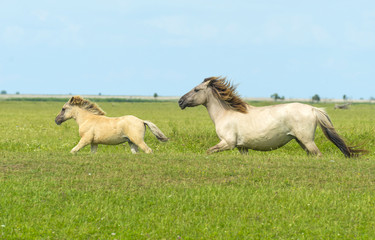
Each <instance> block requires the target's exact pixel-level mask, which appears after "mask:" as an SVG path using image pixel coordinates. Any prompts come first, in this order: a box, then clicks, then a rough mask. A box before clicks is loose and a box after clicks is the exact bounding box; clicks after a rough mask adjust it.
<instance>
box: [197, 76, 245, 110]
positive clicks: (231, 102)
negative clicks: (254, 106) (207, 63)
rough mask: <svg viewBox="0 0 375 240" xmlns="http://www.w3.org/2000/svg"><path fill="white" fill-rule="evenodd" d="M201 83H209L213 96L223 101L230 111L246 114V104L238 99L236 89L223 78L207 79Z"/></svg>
mask: <svg viewBox="0 0 375 240" xmlns="http://www.w3.org/2000/svg"><path fill="white" fill-rule="evenodd" d="M203 82H209V84H208V85H209V86H210V87H211V88H212V90H213V92H214V93H215V94H214V95H215V96H216V97H218V98H219V99H220V100H222V101H224V102H225V103H226V104H227V106H228V107H229V108H230V109H232V110H235V111H238V112H241V113H247V107H248V104H247V103H246V102H244V101H243V100H242V99H241V98H240V96H239V95H238V93H237V91H236V87H235V86H233V85H232V84H231V83H230V82H229V81H227V79H226V78H225V77H209V78H206V79H204V81H203Z"/></svg>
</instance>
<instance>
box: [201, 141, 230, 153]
mask: <svg viewBox="0 0 375 240" xmlns="http://www.w3.org/2000/svg"><path fill="white" fill-rule="evenodd" d="M233 148H234V145H229V144H228V143H227V142H226V141H225V140H221V141H220V142H219V143H218V144H216V145H215V146H213V147H210V148H209V149H208V150H207V154H211V153H216V152H221V151H225V150H230V149H233Z"/></svg>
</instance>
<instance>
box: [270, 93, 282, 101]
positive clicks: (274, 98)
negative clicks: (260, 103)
mask: <svg viewBox="0 0 375 240" xmlns="http://www.w3.org/2000/svg"><path fill="white" fill-rule="evenodd" d="M271 98H273V100H274V101H275V102H276V101H277V100H279V99H280V100H284V99H285V97H284V96H282V97H280V96H279V94H277V93H274V94H272V95H271Z"/></svg>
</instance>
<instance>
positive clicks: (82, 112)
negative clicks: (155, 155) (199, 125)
mask: <svg viewBox="0 0 375 240" xmlns="http://www.w3.org/2000/svg"><path fill="white" fill-rule="evenodd" d="M71 118H73V119H74V120H75V121H76V122H77V124H78V126H79V135H80V136H81V140H80V141H79V143H78V144H77V146H75V147H74V148H73V149H72V150H71V151H70V152H71V153H76V152H78V151H79V150H80V149H81V148H83V147H85V146H86V145H89V144H91V152H92V153H95V152H96V150H97V148H98V144H106V145H116V144H120V143H124V142H128V143H129V145H130V148H131V152H132V153H137V152H138V147H139V148H141V149H142V150H143V151H144V152H146V153H152V150H151V148H149V147H148V146H147V144H146V143H145V142H144V136H145V132H146V126H148V127H149V129H150V130H151V132H152V133H153V134H154V135H155V136H156V138H157V139H158V140H160V141H162V142H165V141H167V140H168V138H167V137H166V136H165V135H164V134H163V133H162V132H161V131H160V129H159V128H158V127H157V126H156V125H155V124H153V123H152V122H150V121H144V120H141V119H139V118H137V117H135V116H131V115H128V116H122V117H107V116H105V112H104V111H103V110H102V109H101V108H100V107H99V106H98V105H96V104H95V103H93V102H91V101H89V100H86V99H84V98H82V97H80V96H74V97H72V98H70V99H69V101H68V102H67V103H65V104H64V106H63V107H62V109H61V111H60V113H59V115H57V117H56V119H55V122H56V124H57V125H60V124H61V123H63V122H65V121H67V120H69V119H71Z"/></svg>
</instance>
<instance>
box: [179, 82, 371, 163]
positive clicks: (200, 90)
mask: <svg viewBox="0 0 375 240" xmlns="http://www.w3.org/2000/svg"><path fill="white" fill-rule="evenodd" d="M178 103H179V105H180V107H181V109H185V108H186V107H195V106H198V105H203V106H205V107H206V108H207V111H208V113H209V115H210V117H211V119H212V121H213V123H214V124H215V128H216V133H217V135H218V137H219V138H220V142H219V143H218V144H217V145H215V146H213V147H211V148H209V149H208V150H207V153H214V152H219V151H224V150H228V149H233V148H235V147H237V148H238V149H239V151H240V152H241V153H243V154H247V153H248V149H253V150H260V151H269V150H274V149H277V148H279V147H282V146H284V145H285V144H286V143H288V142H289V141H290V140H292V139H295V140H296V141H297V142H298V143H299V145H300V146H301V147H302V148H303V149H304V150H305V151H306V152H307V153H308V154H314V155H318V156H321V152H320V151H319V149H318V147H317V146H316V144H315V142H314V138H315V130H316V127H317V125H318V124H319V126H320V127H321V129H322V130H323V133H324V134H325V136H326V137H327V138H328V139H329V140H330V141H332V142H333V143H334V144H335V145H336V146H337V147H338V148H339V149H340V150H341V152H342V153H343V154H344V155H345V156H346V157H353V156H356V155H358V154H359V153H362V152H364V150H361V149H355V148H353V147H349V146H347V144H346V143H345V141H344V140H343V139H342V138H341V137H340V136H339V135H338V134H337V132H336V131H335V129H334V127H333V125H332V122H331V120H330V119H329V117H328V115H327V113H326V112H325V111H324V110H322V109H319V108H316V107H312V106H310V105H306V104H301V103H289V104H280V105H274V106H266V107H253V106H250V105H248V104H247V103H245V102H244V101H243V100H242V99H241V98H240V97H239V96H238V94H237V93H236V89H235V87H233V86H232V85H231V83H230V82H228V81H226V79H225V78H220V77H210V78H206V79H205V80H204V81H203V82H202V83H201V84H199V85H198V86H196V87H195V88H193V89H192V90H191V91H190V92H188V93H186V94H185V95H184V96H182V97H181V98H180V100H179V102H178Z"/></svg>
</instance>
